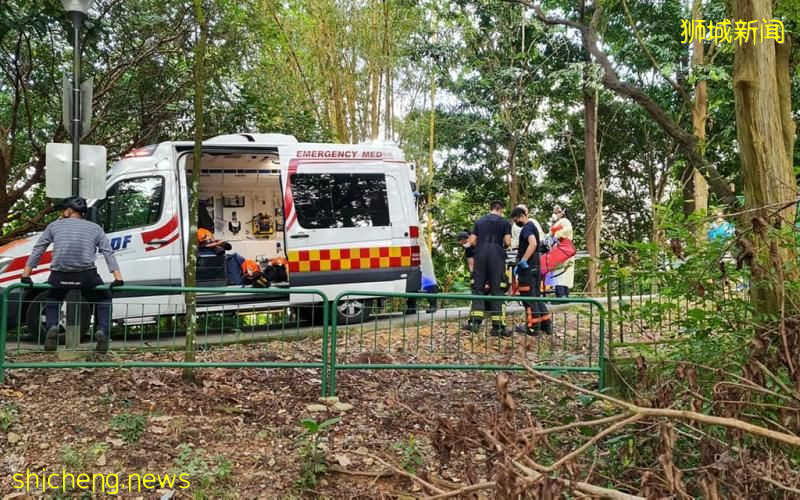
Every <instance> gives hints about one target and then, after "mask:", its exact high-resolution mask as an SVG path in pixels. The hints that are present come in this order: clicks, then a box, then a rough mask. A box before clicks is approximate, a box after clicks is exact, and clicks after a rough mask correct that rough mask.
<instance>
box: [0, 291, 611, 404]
mask: <svg viewBox="0 0 800 500" xmlns="http://www.w3.org/2000/svg"><path fill="white" fill-rule="evenodd" d="M49 288H50V287H49V286H48V285H41V284H40V285H36V286H35V287H34V290H37V291H46V290H48V289H49ZM16 291H22V292H23V293H25V294H27V293H28V288H27V287H26V286H25V285H22V284H14V285H11V286H9V287H8V288H6V289H4V290H3V291H2V294H0V318H3V320H0V383H2V380H3V375H4V372H5V370H13V369H23V368H27V369H36V368H186V367H193V368H244V367H250V368H313V369H319V370H320V371H321V386H322V387H321V394H322V395H334V394H335V393H336V379H337V373H338V372H339V371H343V370H376V369H377V370H386V369H392V370H395V369H397V370H412V369H413V370H489V371H492V370H523V369H524V367H523V366H522V363H524V364H526V365H528V366H532V367H533V368H535V369H537V370H547V371H557V372H579V373H581V372H582V373H590V374H597V377H598V385H599V386H600V388H602V387H603V386H604V384H605V380H604V363H605V357H606V356H605V354H606V352H607V346H606V311H605V308H604V307H603V305H601V303H600V302H598V301H597V300H594V299H588V298H564V299H558V298H534V297H519V296H514V297H510V296H485V295H477V296H474V295H463V294H436V295H432V294H422V293H376V292H362V291H357V292H343V293H341V294H339V296H337V297H336V299H335V300H334V301H332V302H331V301H330V300H329V299H328V298H327V297H326V296H325V294H324V293H323V292H321V291H319V290H308V289H302V290H295V289H283V288H266V289H253V288H216V287H214V288H209V287H198V288H186V287H154V286H153V287H151V286H123V287H119V288H116V289H114V291H113V294H114V295H113V296H114V305H113V308H114V310H116V311H117V313H118V314H117V316H118V318H117V319H116V320H114V322H113V325H114V326H113V327H112V332H111V340H112V342H111V349H110V350H109V352H108V353H107V354H100V355H96V354H93V353H91V354H90V353H88V352H80V351H88V350H89V349H88V347H92V346H91V345H88V346H87V344H83V345H82V346H81V345H78V346H75V347H73V348H71V349H66V348H62V347H59V349H58V351H59V352H57V353H56V354H57V356H53V354H52V353H48V352H44V351H43V349H42V347H41V345H40V344H41V339H40V338H39V335H40V334H41V331H32V332H28V331H27V329H26V327H24V326H23V323H24V322H23V321H22V320H21V318H22V312H23V311H24V308H25V307H26V306H28V307H39V308H40V310H39V311H38V313H39V317H40V316H41V307H42V303H41V302H38V303H30V302H31V301H28V299H27V298H26V299H25V300H15V299H12V295H14V294H15V293H16ZM187 292H194V293H197V294H198V298H199V299H202V298H203V297H205V298H206V299H207V300H206V301H205V302H203V301H199V302H198V306H197V315H198V318H197V326H198V333H197V335H198V336H197V345H198V360H197V361H194V362H190V363H187V362H184V361H182V360H181V359H182V351H183V350H184V343H185V339H183V338H181V336H180V335H179V334H182V333H183V332H182V329H181V328H182V326H181V324H182V322H183V321H184V312H185V311H184V309H183V306H182V302H180V301H178V302H177V303H171V301H170V300H166V298H167V297H169V296H174V295H179V294H183V293H187ZM39 293H41V292H39ZM130 294H138V295H140V296H142V295H145V296H148V297H153V296H160V297H162V299H161V300H150V301H149V302H147V305H146V306H145V305H143V304H142V302H143V299H142V298H138V299H137V298H134V297H130ZM223 294H224V295H225V296H228V295H230V294H248V295H251V296H252V297H250V298H249V299H248V301H247V303H246V304H245V305H241V301H240V303H237V304H231V303H226V302H225V301H224V300H222V299H221V298H220V297H223ZM293 294H306V295H312V296H313V301H312V302H309V303H307V304H300V305H299V306H300V307H302V308H303V309H304V311H305V313H306V314H304V315H303V318H304V319H303V320H301V319H300V317H301V314H300V313H299V312H300V311H299V310H298V309H299V308H298V305H297V304H294V305H292V306H291V307H288V306H287V304H288V298H289V297H290V295H293ZM33 295H35V294H31V296H33ZM282 295H285V299H286V300H282V298H278V297H275V296H282ZM20 296H22V295H20ZM211 296H215V297H211ZM255 296H261V297H263V301H262V302H258V301H257V300H255V299H254V298H253V297H255ZM212 298H213V299H214V300H217V299H219V301H218V302H209V300H210V299H212ZM276 298H277V299H279V300H278V301H276V300H275V299H276ZM431 298H435V299H437V300H438V302H439V307H440V309H439V311H438V312H436V313H435V314H428V313H424V312H422V311H423V310H424V308H425V307H426V306H427V305H428V304H427V302H428V299H431ZM269 299H273V300H272V301H271V302H270V300H269ZM409 299H416V300H417V308H416V309H415V310H414V314H415V316H412V315H409V314H406V313H405V312H406V311H404V309H406V308H407V307H408V301H409ZM137 300H138V302H137ZM352 300H356V301H360V303H362V304H367V305H368V306H369V311H367V313H368V314H366V315H364V316H362V317H360V318H359V320H364V319H365V316H369V319H367V320H366V321H359V322H358V323H357V324H353V323H349V322H347V321H345V322H341V321H340V320H339V319H338V317H339V313H340V311H339V306H341V305H343V304H346V303H348V301H352ZM472 300H480V301H500V302H504V303H506V304H509V307H508V320H507V323H506V324H507V325H508V326H509V327H513V326H514V323H515V322H516V323H521V322H524V317H523V316H524V309H523V308H522V306H521V303H532V302H545V303H547V304H549V305H550V309H551V317H552V318H553V323H554V328H555V333H554V334H553V335H545V334H540V335H539V336H536V337H533V336H527V335H520V334H514V335H512V336H510V337H491V336H489V335H487V334H486V333H487V331H488V329H489V328H490V325H491V321H490V319H489V317H488V314H487V317H486V320H485V321H484V322H483V330H482V331H478V332H473V331H471V330H466V331H464V330H463V329H462V325H461V321H462V320H466V319H467V316H468V311H469V304H470V303H471V301H472ZM126 301H127V302H126ZM12 304H13V305H14V306H15V307H17V311H16V312H17V318H20V321H19V324H18V325H17V326H16V327H15V328H13V329H10V328H9V326H8V324H7V321H6V320H5V318H8V312H9V307H10V306H11V305H12ZM453 306H456V307H453ZM457 306H461V307H457ZM120 308H124V310H120ZM146 308H149V309H146ZM345 309H346V308H345ZM308 313H311V315H310V316H309V314H308ZM315 314H316V318H315V317H314V315H315ZM314 319H317V320H321V323H320V324H319V325H316V322H315V321H314ZM516 320H519V321H516ZM78 322H80V318H78ZM34 328H36V327H34ZM84 329H85V326H84ZM26 333H28V334H32V335H33V340H32V341H29V340H23V337H24V335H25V334H26ZM42 338H43V337H42ZM306 340H308V342H306ZM237 344H258V348H257V349H251V350H241V349H239V350H237V349H238V347H237ZM270 346H272V347H270ZM212 347H213V348H215V349H211V348H212ZM204 349H205V350H204ZM281 349H282V350H281ZM74 352H76V353H77V354H81V355H82V356H83V358H82V359H76V358H75V357H67V358H66V359H63V358H62V356H60V354H61V353H74ZM276 354H279V356H276ZM7 355H8V356H7ZM226 356H227V357H226ZM7 358H8V359H7ZM59 358H62V359H60V360H59Z"/></svg>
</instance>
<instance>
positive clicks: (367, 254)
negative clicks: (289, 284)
mask: <svg viewBox="0 0 800 500" xmlns="http://www.w3.org/2000/svg"><path fill="white" fill-rule="evenodd" d="M288 257H289V272H290V273H306V272H314V271H348V270H354V269H387V268H392V267H412V266H415V265H416V266H418V265H419V247H366V248H331V249H326V250H292V251H290V252H289V255H288ZM415 257H416V258H415ZM415 261H416V264H415Z"/></svg>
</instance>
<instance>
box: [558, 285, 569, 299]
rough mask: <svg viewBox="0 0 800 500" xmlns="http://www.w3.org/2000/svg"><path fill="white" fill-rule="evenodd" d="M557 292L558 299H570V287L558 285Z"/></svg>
mask: <svg viewBox="0 0 800 500" xmlns="http://www.w3.org/2000/svg"><path fill="white" fill-rule="evenodd" d="M555 291H556V297H559V298H561V297H569V287H568V286H561V285H556V286H555Z"/></svg>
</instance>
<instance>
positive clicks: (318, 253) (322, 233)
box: [0, 134, 420, 329]
mask: <svg viewBox="0 0 800 500" xmlns="http://www.w3.org/2000/svg"><path fill="white" fill-rule="evenodd" d="M192 149H193V143H191V142H164V143H161V144H158V145H154V146H148V147H145V148H141V149H138V150H135V151H133V152H132V153H130V154H129V155H127V156H126V157H125V158H123V159H122V160H120V161H119V162H117V163H116V164H115V165H114V166H113V167H112V168H111V169H110V170H109V172H108V175H107V186H108V187H107V195H106V198H105V199H103V200H96V201H92V200H89V203H90V206H91V213H92V217H93V218H94V219H95V220H96V221H97V222H98V224H100V225H101V226H103V228H104V229H105V231H106V234H107V235H108V238H109V240H110V241H111V245H112V247H113V248H114V250H115V254H116V258H117V261H118V262H119V264H120V268H121V271H122V275H123V277H124V279H125V283H126V285H152V286H181V285H183V284H184V267H185V262H186V252H187V249H188V248H189V247H190V246H193V245H196V244H197V241H196V235H195V234H191V233H190V230H189V228H190V223H189V222H190V221H189V209H188V192H189V189H188V183H189V182H191V178H190V169H191V166H192V158H193V156H192ZM412 168H413V167H412ZM415 180H416V179H415V176H414V175H413V172H412V171H411V169H410V168H409V166H408V165H406V163H405V159H404V157H403V154H402V152H401V151H400V150H399V149H398V148H396V147H394V146H386V145H382V146H368V145H347V144H313V143H298V142H297V141H296V139H295V138H294V137H292V136H288V135H281V134H232V135H225V136H219V137H215V138H213V139H209V140H207V141H206V142H205V143H204V145H203V157H202V163H201V168H200V185H199V191H200V199H201V210H200V212H201V214H200V217H199V219H200V220H199V221H198V222H199V223H200V225H201V226H202V225H203V222H204V221H205V225H206V226H210V225H211V224H213V232H214V235H215V237H216V238H219V239H223V240H225V241H228V242H229V243H230V244H231V245H232V247H233V248H232V250H231V252H236V253H239V254H240V255H242V256H243V257H245V258H247V259H251V260H258V261H261V262H267V261H269V260H270V259H273V258H277V257H283V258H285V259H287V260H288V267H289V269H288V271H289V272H288V277H289V284H288V285H289V286H290V287H291V289H303V288H314V289H318V290H321V291H323V292H324V293H325V294H326V295H327V296H328V298H330V299H333V298H334V297H335V296H336V295H337V294H338V293H340V292H342V291H345V290H350V291H359V290H365V291H366V290H368V291H385V292H406V291H417V290H419V288H420V270H419V269H420V268H419V265H420V263H419V246H418V241H417V238H418V236H419V221H418V218H417V211H416V208H415V200H414V193H413V190H412V189H413V188H412V186H413V184H414V181H415ZM37 238H38V235H31V236H30V237H28V238H26V239H21V240H17V241H14V242H12V243H10V244H8V245H5V246H3V247H0V287H6V286H8V285H9V284H12V283H15V282H17V281H18V280H19V277H20V275H21V271H22V267H23V266H24V264H25V261H26V260H27V257H28V255H30V251H31V248H32V247H33V244H34V243H35V241H36V239H37ZM229 253H230V252H229ZM199 260H201V261H202V260H203V258H202V257H201V258H200V259H199ZM49 263H50V251H49V250H48V252H47V253H46V254H45V256H44V258H43V259H42V262H41V263H40V264H39V266H38V267H37V268H36V270H34V273H33V279H34V281H37V282H43V281H45V280H46V279H47V276H48V274H49ZM203 265H204V263H203V262H200V263H199V264H198V286H222V287H225V286H228V287H232V286H233V287H235V288H241V286H242V285H236V286H234V285H226V283H225V276H224V268H223V269H222V270H220V269H219V268H214V267H212V268H210V269H209V268H204V267H201V266H203ZM222 265H223V267H224V264H222ZM97 268H98V271H99V272H100V275H101V276H102V277H103V279H104V280H105V281H106V282H110V281H111V280H112V278H111V275H110V274H109V273H108V271H107V268H106V264H105V262H104V261H103V259H102V257H100V256H98V261H97ZM209 271H211V272H209ZM220 272H221V273H222V274H220ZM215 273H216V274H215ZM43 293H45V292H43V291H41V290H39V291H31V292H27V291H22V292H20V293H19V294H16V295H15V297H16V300H19V298H22V301H21V305H20V304H16V303H12V304H11V305H10V308H9V309H10V310H11V313H10V317H9V320H10V323H11V324H16V323H17V322H19V321H22V322H24V323H25V324H27V326H28V327H29V329H30V328H34V327H35V325H36V324H37V323H38V322H39V321H40V319H41V318H40V317H39V315H38V311H36V312H35V311H34V310H33V309H37V310H38V306H37V307H36V308H30V310H28V309H27V306H28V304H29V303H33V304H38V303H41V300H42V299H43V298H44V297H43ZM114 300H115V306H114V308H113V317H114V319H115V320H125V321H127V322H132V323H135V322H137V321H149V320H151V319H152V317H153V316H155V315H156V314H159V313H160V314H175V313H178V314H180V313H182V312H183V311H184V297H183V295H180V294H176V295H164V296H152V295H150V296H147V295H144V294H138V296H137V294H131V293H126V294H124V295H122V296H120V295H118V294H115V299H114ZM313 300H314V297H313V296H311V295H305V294H292V295H291V296H289V294H280V295H263V294H261V295H256V294H240V293H236V294H213V295H207V294H206V295H201V296H199V297H198V301H199V303H200V304H206V308H207V310H213V309H214V308H219V307H224V306H220V304H227V303H230V304H237V306H236V307H238V308H239V309H243V310H262V309H273V308H280V307H285V306H288V305H297V304H303V303H304V302H309V301H313ZM212 304H213V305H212ZM365 304H366V301H361V300H358V299H354V300H352V301H351V302H349V303H347V304H344V305H343V306H342V308H341V309H340V319H347V320H348V321H359V320H363V319H366V317H367V315H368V312H367V311H366V308H365V307H364V306H365Z"/></svg>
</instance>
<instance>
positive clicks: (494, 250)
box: [469, 201, 511, 337]
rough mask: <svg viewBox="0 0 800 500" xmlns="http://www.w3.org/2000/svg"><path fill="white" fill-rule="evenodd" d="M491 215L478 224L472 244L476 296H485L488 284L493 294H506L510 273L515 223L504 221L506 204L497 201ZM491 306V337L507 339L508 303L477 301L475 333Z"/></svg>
mask: <svg viewBox="0 0 800 500" xmlns="http://www.w3.org/2000/svg"><path fill="white" fill-rule="evenodd" d="M489 208H490V211H491V213H489V214H488V215H484V216H483V217H481V218H480V219H478V222H476V223H475V228H474V229H473V230H472V234H471V235H470V237H469V242H470V243H471V244H472V246H473V247H475V271H474V283H473V287H472V293H473V294H475V295H481V294H482V293H484V289H485V287H486V285H488V286H489V295H503V294H504V293H503V287H502V283H503V281H504V277H505V270H506V252H505V249H506V248H508V247H509V246H510V245H511V224H510V223H509V222H508V221H507V220H506V219H504V218H503V216H502V213H503V208H504V205H503V202H502V201H493V202H492V203H491V204H490V206H489ZM486 302H488V303H489V311H490V314H491V320H492V331H491V335H495V336H503V337H507V336H509V335H511V331H510V330H509V329H508V328H506V327H505V309H506V308H505V304H504V303H503V302H501V301H496V300H491V301H483V300H476V301H473V302H472V331H473V332H477V331H478V330H479V329H480V324H481V320H482V319H483V315H484V314H485V310H486Z"/></svg>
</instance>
